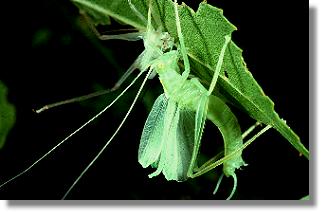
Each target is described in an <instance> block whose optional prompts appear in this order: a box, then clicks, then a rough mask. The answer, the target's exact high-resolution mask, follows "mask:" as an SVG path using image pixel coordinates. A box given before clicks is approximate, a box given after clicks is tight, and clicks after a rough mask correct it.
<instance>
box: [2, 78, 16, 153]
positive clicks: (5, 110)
mask: <svg viewBox="0 0 321 212" xmlns="http://www.w3.org/2000/svg"><path fill="white" fill-rule="evenodd" d="M14 122H15V108H14V106H13V105H12V104H10V103H9V102H8V100H7V87H6V86H5V85H4V84H3V83H2V82H1V81H0V149H1V148H2V147H3V145H4V143H5V141H6V138H7V135H8V133H9V131H10V129H11V128H12V127H13V125H14Z"/></svg>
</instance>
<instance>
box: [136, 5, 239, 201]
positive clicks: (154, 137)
mask: <svg viewBox="0 0 321 212" xmlns="http://www.w3.org/2000/svg"><path fill="white" fill-rule="evenodd" d="M175 16H176V20H177V23H176V24H177V33H178V37H179V41H180V53H181V54H182V57H183V60H184V66H185V70H184V72H183V73H182V74H179V67H178V64H177V61H178V57H179V52H178V51H175V50H173V51H170V52H167V53H164V54H163V55H162V56H161V57H159V58H158V60H157V61H156V62H155V63H154V64H153V67H154V68H155V70H156V72H157V73H158V75H159V78H160V81H161V82H162V85H163V88H164V91H165V94H162V95H160V96H159V97H158V99H157V100H156V101H155V103H154V106H153V109H152V111H151V112H150V115H149V117H148V119H147V121H146V123H145V127H144V130H143V134H142V137H141V142H140V147H139V155H138V157H139V162H140V163H141V165H142V166H143V167H144V168H146V167H148V166H149V165H151V166H152V167H155V168H157V170H156V171H155V172H154V173H152V174H150V175H149V176H150V177H153V176H156V175H158V174H160V173H161V172H163V174H164V175H165V178H166V179H167V180H177V181H182V180H186V179H187V178H188V177H194V170H195V167H196V159H197V154H198V151H199V147H200V142H201V137H202V133H203V130H204V125H205V120H206V118H208V119H210V120H211V121H212V122H213V123H214V124H216V125H217V126H218V127H219V129H220V130H221V132H222V134H223V136H225V139H224V141H225V152H226V154H229V153H231V152H233V151H234V150H236V149H237V148H239V147H240V146H242V136H241V131H240V128H239V126H238V123H237V121H236V119H235V117H234V116H233V114H232V112H231V111H230V110H229V109H228V107H227V106H226V105H225V104H224V103H223V102H222V101H221V100H220V99H219V98H217V97H215V96H212V95H211V94H212V91H213V90H214V86H215V84H216V81H217V77H218V75H219V72H220V70H221V68H222V63H223V58H224V53H225V50H226V48H227V46H228V44H229V41H230V36H228V35H226V36H225V43H224V45H223V47H222V50H221V53H220V56H219V60H218V61H217V65H216V69H215V73H214V74H213V79H212V82H211V85H210V88H209V90H207V89H205V88H204V86H203V85H202V84H201V83H200V82H199V81H198V80H197V79H196V78H192V79H187V77H188V76H189V72H190V68H189V62H188V57H187V52H186V49H185V45H184V38H183V36H182V33H181V29H180V21H179V16H178V9H177V4H176V3H175ZM209 102H210V103H209ZM209 105H210V107H209V110H208V106H209ZM212 105H214V106H212ZM217 111H221V112H223V111H224V115H219V117H217V114H216V113H217ZM223 117H224V118H223ZM220 118H223V119H220ZM227 120H228V121H227ZM242 165H244V162H243V160H242V157H241V153H239V154H238V155H236V156H234V157H233V160H228V161H226V162H225V163H224V173H225V174H226V175H227V176H230V175H232V176H233V178H234V180H235V182H236V175H235V173H234V172H235V169H236V168H240V167H241V166H242ZM198 172H202V170H198ZM235 187H236V184H235V186H234V189H233V192H234V191H235ZM233 192H232V194H231V195H230V197H231V196H232V195H233Z"/></svg>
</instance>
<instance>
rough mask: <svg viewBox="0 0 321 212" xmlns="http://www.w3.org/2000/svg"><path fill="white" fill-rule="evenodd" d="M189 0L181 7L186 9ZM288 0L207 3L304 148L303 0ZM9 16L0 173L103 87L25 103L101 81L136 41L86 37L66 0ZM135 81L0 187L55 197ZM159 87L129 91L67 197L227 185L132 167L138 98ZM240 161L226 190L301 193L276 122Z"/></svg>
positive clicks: (253, 195) (10, 194)
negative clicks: (10, 123) (11, 122)
mask: <svg viewBox="0 0 321 212" xmlns="http://www.w3.org/2000/svg"><path fill="white" fill-rule="evenodd" d="M185 2H186V3H187V4H188V5H189V3H188V2H187V1H185ZM195 2H196V1H193V4H192V5H191V7H192V8H193V9H195V10H196V8H197V4H196V3H195ZM298 2H299V1H295V3H294V2H291V4H289V3H286V2H283V1H233V0H224V1H208V3H210V4H212V5H215V6H217V7H219V8H222V9H223V10H224V15H225V16H226V17H227V19H228V20H229V21H230V22H231V23H233V24H234V25H235V26H236V27H237V28H238V31H236V32H234V33H233V40H234V41H235V42H236V44H237V45H238V46H239V47H241V48H242V49H243V50H244V52H243V56H244V58H245V61H246V63H247V66H248V68H249V70H250V71H251V72H252V74H253V76H254V77H255V79H256V80H257V81H258V82H259V84H260V85H261V86H262V88H263V90H264V91H265V93H266V94H267V95H268V96H269V97H270V98H271V99H272V100H273V101H274V102H275V109H276V111H277V112H278V113H279V115H280V116H281V117H282V118H284V119H285V120H287V123H288V125H289V126H291V128H292V129H293V130H294V131H295V132H297V134H298V135H299V136H300V138H301V140H302V142H303V143H304V144H305V145H306V146H307V145H308V140H309V137H308V136H309V135H308V131H309V115H308V114H309V113H308V111H309V103H308V102H309V99H308V98H309V96H308V82H309V81H308V74H307V71H308V69H307V64H308V57H307V56H306V55H307V51H308V43H307V41H308V38H307V36H308V35H307V31H308V30H307V24H306V23H307V15H308V12H307V11H308V9H307V5H306V6H305V5H303V1H301V5H299V4H298ZM27 8H28V9H27ZM9 11H11V10H9ZM10 15H11V16H8V15H7V17H6V19H4V20H6V21H5V26H8V27H7V28H6V27H3V29H5V30H3V33H2V34H3V35H4V36H5V39H2V47H3V48H2V51H3V53H4V57H2V59H1V60H2V66H1V71H0V79H1V80H3V81H4V82H5V83H6V85H7V86H8V88H9V100H10V101H11V102H12V103H13V104H14V105H15V106H16V110H17V122H16V124H15V126H14V128H13V130H12V131H11V133H10V135H9V137H8V140H7V143H6V144H5V146H4V148H3V149H1V150H0V182H4V181H5V180H6V179H8V178H10V177H12V176H14V175H15V174H17V173H18V172H19V171H21V170H23V169H24V168H26V167H27V166H28V165H30V164H31V163H32V162H34V161H35V160H36V159H38V158H39V157H40V156H42V155H43V154H44V153H45V152H47V151H48V150H49V149H50V148H52V147H53V146H54V145H55V144H57V143H58V142H59V141H60V140H61V139H63V138H64V137H65V136H66V135H68V134H69V133H71V132H72V131H73V130H75V129H76V128H77V127H79V126H80V125H81V124H82V123H84V122H85V121H87V120H88V119H89V118H91V117H92V116H93V115H94V114H96V113H97V112H98V111H99V109H102V108H103V107H104V106H105V105H107V104H108V102H110V100H111V99H113V98H114V97H115V94H113V95H109V96H104V97H101V98H98V99H93V100H89V101H86V102H83V103H81V104H77V103H76V104H73V105H66V106H64V107H60V108H56V109H52V110H50V111H48V112H44V113H42V114H39V115H38V114H35V113H33V112H32V109H34V108H37V107H39V106H42V105H44V104H47V103H51V102H55V101H59V100H63V99H68V98H71V97H75V96H79V95H82V94H86V93H90V92H92V91H93V90H94V89H98V90H99V89H101V88H109V87H111V86H112V85H113V83H114V82H115V81H116V80H117V79H118V78H119V77H120V76H121V74H122V73H123V72H124V71H125V70H126V68H128V67H129V66H130V65H131V63H132V62H133V61H134V60H135V58H136V57H137V56H138V54H139V53H140V52H141V51H142V50H143V45H142V42H141V41H138V42H126V41H105V42H100V41H98V40H97V39H95V38H94V37H93V36H88V35H86V34H85V33H84V30H82V28H81V27H80V26H84V25H80V24H79V23H80V22H79V16H78V10H77V8H76V7H75V6H73V5H72V4H71V3H70V2H68V1H53V0H46V1H33V3H32V5H28V7H26V8H24V11H21V12H20V11H19V12H18V11H15V13H14V15H13V14H12V13H10ZM28 33H29V34H28ZM30 42H31V48H30ZM100 45H103V46H104V48H101V47H99V46H100ZM137 84H139V83H137ZM137 88H138V86H136V87H134V88H133V89H132V90H131V91H130V92H129V93H128V94H126V95H125V96H124V97H123V98H122V99H121V100H120V101H119V103H117V104H116V105H115V106H114V107H112V108H111V109H110V110H109V111H107V112H106V113H105V114H104V115H102V116H101V117H100V118H99V119H98V120H97V121H95V122H94V123H92V124H91V125H90V126H88V127H87V128H86V129H84V130H83V131H81V132H80V133H78V134H77V135H76V136H74V137H73V138H72V139H70V140H69V142H67V143H66V144H65V145H63V146H62V147H61V148H59V149H57V151H55V152H54V153H53V154H51V155H50V156H49V157H48V158H47V159H45V160H43V161H42V162H40V163H39V164H38V165H37V166H35V167H34V168H33V169H32V170H31V171H30V172H28V173H27V174H25V175H24V176H22V177H21V178H19V179H17V180H15V181H13V182H11V183H10V184H8V185H6V186H5V187H3V188H1V189H0V197H1V198H2V199H59V198H61V197H62V196H63V194H64V192H65V191H66V190H67V189H68V188H69V186H70V185H71V184H72V182H73V180H74V179H75V178H76V177H77V176H78V175H79V173H80V172H81V171H82V170H83V168H84V167H85V166H86V165H87V164H88V163H89V162H90V160H91V159H92V158H93V157H94V156H95V154H96V153H97V152H98V151H99V150H100V148H101V147H102V146H103V145H104V143H105V142H106V141H107V140H108V138H109V137H110V136H111V135H112V133H113V132H114V130H115V129H116V127H117V126H118V123H120V121H121V119H122V117H123V116H124V115H125V113H126V111H127V110H128V107H129V105H130V104H131V101H132V99H133V98H134V94H135V92H136V91H137ZM151 90H152V91H155V92H150V91H151ZM160 91H161V88H160V85H159V83H158V80H157V79H156V78H155V79H154V80H151V81H149V83H148V85H147V86H146V88H145V90H144V92H143V95H142V97H141V98H140V100H143V97H144V99H145V100H144V101H139V102H138V103H137V105H136V106H135V108H134V110H133V112H132V114H131V115H130V117H129V119H128V120H127V122H126V123H125V125H124V126H123V128H122V130H121V131H120V133H119V134H118V135H117V137H116V138H115V140H114V141H113V142H112V143H111V145H110V146H109V147H108V148H107V150H106V151H105V152H104V154H103V155H102V156H101V157H100V158H99V160H97V162H96V163H95V164H94V165H93V167H92V168H91V169H90V170H89V171H88V172H87V174H86V175H85V176H84V177H83V178H82V179H81V181H80V182H79V184H77V186H76V187H75V189H74V190H73V191H72V193H71V194H70V196H69V197H68V198H71V199H224V198H226V197H227V196H228V194H229V192H230V190H231V188H232V180H231V179H230V178H224V180H223V183H222V185H221V188H220V190H219V192H218V194H217V195H215V196H213V195H212V192H213V189H214V187H215V184H216V181H217V175H219V174H220V173H221V168H219V169H217V171H216V173H217V174H216V175H214V174H213V172H211V173H209V174H206V175H204V176H202V177H199V178H196V179H191V180H188V181H186V182H183V183H177V182H167V181H166V180H165V179H164V177H163V175H160V176H158V177H156V178H152V179H149V178H148V177H147V175H148V174H149V173H151V171H152V170H151V169H143V168H142V167H141V166H140V164H139V163H138V161H137V149H138V145H139V139H140V134H141V131H142V128H143V125H144V122H145V120H146V117H147V115H148V111H149V107H150V106H151V104H152V100H153V99H155V98H156V96H157V94H158V93H159V92H160ZM146 99H147V100H146ZM148 99H152V100H148ZM235 111H236V110H235ZM236 112H237V111H236ZM237 114H238V116H239V121H240V123H241V127H242V129H243V130H245V129H246V128H247V127H248V126H249V125H250V124H251V123H254V122H253V120H251V119H249V118H247V116H246V115H244V114H242V113H239V112H237ZM208 125H209V126H208V128H207V130H206V132H205V135H204V139H203V141H202V145H203V146H204V147H203V149H205V150H206V151H205V152H206V153H207V154H211V151H210V150H208V149H211V148H212V147H215V146H214V145H213V144H212V143H211V142H212V140H213V136H212V135H216V136H218V135H219V134H218V132H216V129H215V128H214V127H211V126H210V124H208ZM209 131H210V133H208V132H209ZM212 131H213V133H211V132H212ZM217 143H219V142H217ZM244 160H245V161H246V162H247V163H248V164H249V165H248V166H247V167H244V168H243V169H242V170H240V171H237V176H238V182H239V183H238V189H237V193H236V195H235V199H299V198H301V197H303V196H305V195H307V194H308V192H309V189H308V183H309V169H308V161H307V160H306V159H305V158H304V157H300V156H299V154H298V153H297V151H296V150H295V149H294V148H293V147H292V146H291V145H290V144H289V143H288V142H287V141H286V140H285V139H284V138H282V136H281V135H279V134H278V133H277V132H276V131H274V130H270V131H269V132H268V133H266V134H265V135H263V136H262V137H260V138H259V139H258V140H257V141H255V142H254V143H253V144H252V145H251V146H250V147H248V148H247V149H246V150H245V151H244Z"/></svg>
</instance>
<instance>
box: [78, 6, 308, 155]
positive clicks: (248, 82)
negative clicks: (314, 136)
mask: <svg viewBox="0 0 321 212" xmlns="http://www.w3.org/2000/svg"><path fill="white" fill-rule="evenodd" d="M72 1H73V2H75V3H76V4H77V5H78V6H79V7H81V8H82V9H84V8H86V10H87V11H90V12H91V13H94V12H96V13H100V16H99V17H103V15H104V16H106V17H112V18H114V19H116V20H119V21H121V22H123V23H125V24H128V25H131V26H133V27H135V28H137V29H138V30H140V31H144V29H145V27H146V24H144V21H143V20H142V18H139V15H137V13H135V12H133V10H132V9H131V8H130V6H129V4H128V1H127V0H117V1H114V0H90V1H89V0H72ZM131 2H132V4H133V5H135V8H136V10H137V11H139V13H140V14H141V15H140V16H141V17H145V18H146V19H147V11H148V6H149V5H148V4H147V3H146V2H148V1H145V0H132V1H131ZM152 14H153V25H154V27H155V28H156V29H157V28H160V27H161V28H162V29H163V30H164V31H168V32H169V33H170V35H171V36H172V37H174V38H175V40H176V41H177V40H178V38H177V32H176V21H175V15H174V14H175V13H174V7H173V2H172V1H171V0H158V1H152ZM179 17H180V22H181V26H182V33H183V36H184V41H185V45H186V47H187V51H188V56H189V57H190V59H191V65H192V71H193V74H194V75H196V76H198V77H199V78H200V80H201V81H202V83H203V84H205V85H209V84H210V81H211V79H212V75H213V73H214V68H215V66H216V63H217V61H218V58H219V53H220V49H221V47H222V46H223V44H224V41H225V40H224V37H225V36H226V35H231V33H232V32H233V31H234V30H236V27H235V26H233V25H232V24H231V23H230V22H229V21H228V20H227V19H226V18H225V17H224V16H223V11H222V10H220V9H218V8H216V7H213V6H211V5H209V4H207V3H205V2H202V3H200V5H199V8H198V10H197V11H196V12H194V11H193V10H192V9H191V8H189V7H188V6H186V5H185V4H183V5H182V6H180V7H179ZM102 22H103V20H102ZM223 70H224V71H222V73H221V75H220V76H219V79H218V83H217V86H216V88H215V90H214V94H215V95H217V96H219V97H220V98H221V99H223V100H225V101H228V102H229V103H230V104H233V105H235V106H236V107H238V108H240V109H242V110H243V111H245V112H246V113H248V115H249V116H251V117H252V118H254V119H255V120H257V121H259V122H262V123H264V124H267V125H271V126H272V127H273V128H274V129H276V130H277V131H278V132H279V133H280V134H281V135H282V136H283V137H284V138H286V139H287V140H288V141H289V142H290V143H291V144H292V145H293V146H294V147H295V148H296V149H297V150H298V151H299V152H300V153H301V154H303V155H304V156H305V157H307V158H308V157H309V151H308V150H307V149H306V148H305V147H304V145H303V144H302V143H301V141H300V138H299V137H298V136H297V135H296V134H295V133H294V132H293V130H292V129H291V128H290V127H289V126H288V125H287V124H286V123H285V121H284V120H282V119H281V118H280V117H279V116H278V114H277V113H276V112H275V110H274V103H273V102H272V101H271V99H270V98H269V97H267V96H266V95H265V94H264V92H263V90H262V88H261V87H260V86H259V84H258V83H257V82H256V81H255V79H254V78H253V76H252V74H251V73H250V72H249V71H248V69H247V67H246V64H245V62H244V59H243V57H242V50H241V49H240V48H239V47H237V45H236V44H235V43H234V42H231V43H230V44H229V46H228V50H227V52H226V53H225V58H224V64H223Z"/></svg>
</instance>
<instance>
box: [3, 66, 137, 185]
mask: <svg viewBox="0 0 321 212" xmlns="http://www.w3.org/2000/svg"><path fill="white" fill-rule="evenodd" d="M142 74H143V72H140V73H139V74H138V75H137V77H136V78H135V79H134V80H133V81H132V82H131V83H130V84H129V85H128V86H127V87H126V88H125V89H124V91H123V92H121V93H120V94H119V95H118V96H117V97H116V98H115V99H114V100H113V101H112V102H111V103H110V104H109V105H107V106H106V107H105V108H104V109H103V110H101V111H100V112H99V113H98V114H97V115H95V116H94V117H92V118H91V119H90V120H88V121H87V122H86V123H84V124H83V125H81V126H80V127H79V128H78V129H76V130H75V131H74V132H73V133H71V134H70V135H68V136H67V137H66V138H64V139H63V140H62V141H61V142H59V143H58V144H57V145H56V146H54V147H53V148H52V149H51V150H50V151H48V152H47V153H46V154H44V155H43V156H42V157H40V158H39V159H38V160H36V161H35V162H34V163H33V164H31V165H30V166H29V167H28V168H26V169H25V170H23V171H22V172H20V173H19V174H17V175H16V176H14V177H12V178H10V179H9V180H7V181H6V182H4V183H2V184H1V185H0V188H1V187H3V186H4V185H6V184H8V183H9V182H11V181H13V180H15V179H17V178H18V177H20V176H21V175H23V174H25V173H26V172H28V171H29V170H30V169H31V168H32V167H34V166H35V165H36V164H37V163H39V162H40V161H41V160H43V159H44V158H45V157H47V156H48V155H49V154H50V153H52V152H53V151H54V150H55V149H57V148H58V147H59V146H60V145H62V144H63V143H64V142H65V141H67V140H68V139H69V138H71V137H72V136H73V135H75V134H76V133H78V132H79V131H80V130H81V129H83V128H84V127H85V126H87V125H88V124H89V123H90V122H92V121H93V120H95V119H96V118H98V117H99V116H100V115H101V114H102V113H104V112H105V111H106V110H107V109H108V108H110V107H111V106H112V105H113V104H114V103H115V102H116V101H117V100H118V99H119V98H120V97H121V96H122V95H123V94H124V93H125V92H126V91H127V90H128V89H129V88H130V87H131V86H132V85H133V84H134V83H135V82H136V80H137V79H138V78H139V77H140V76H141V75H142Z"/></svg>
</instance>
